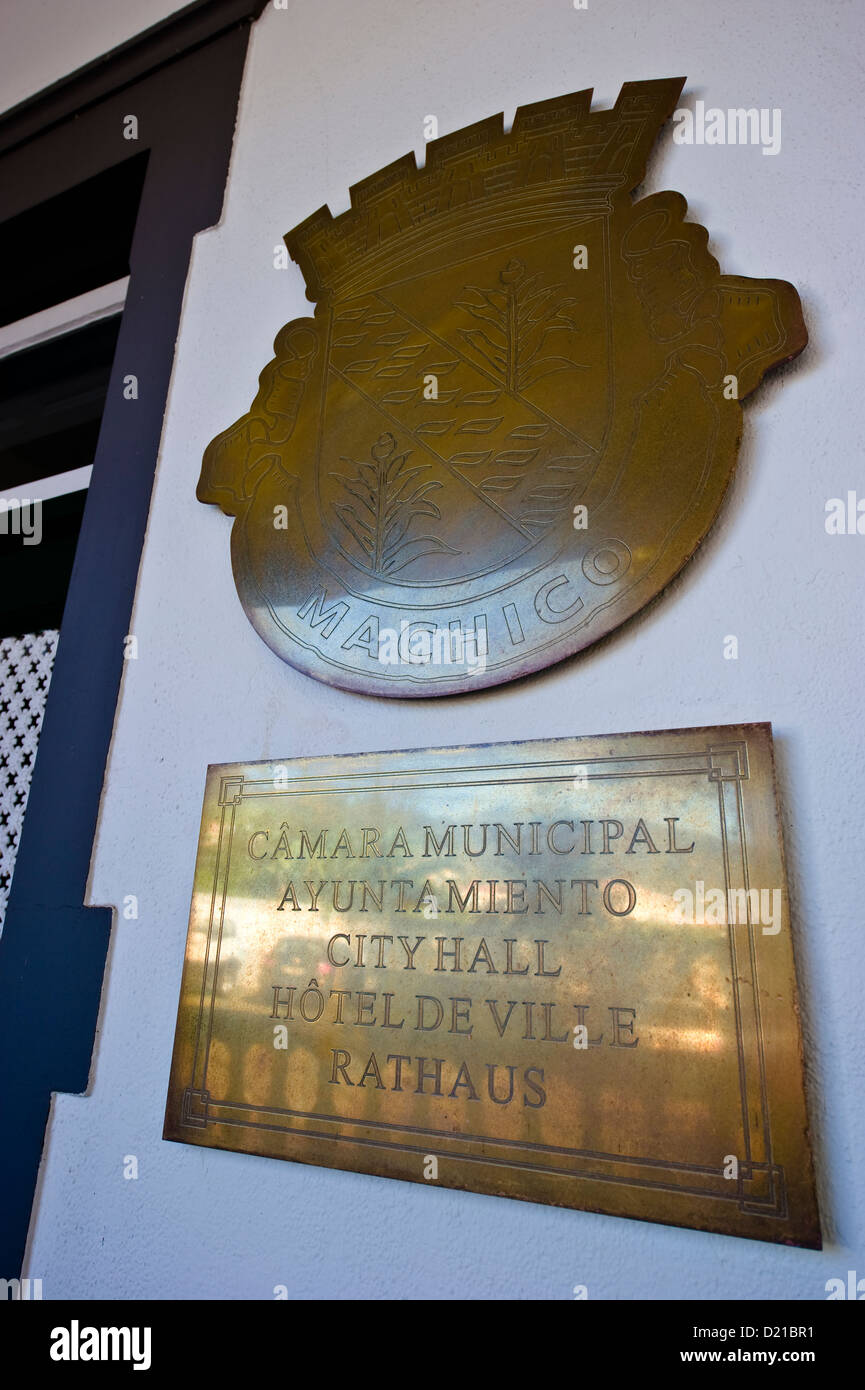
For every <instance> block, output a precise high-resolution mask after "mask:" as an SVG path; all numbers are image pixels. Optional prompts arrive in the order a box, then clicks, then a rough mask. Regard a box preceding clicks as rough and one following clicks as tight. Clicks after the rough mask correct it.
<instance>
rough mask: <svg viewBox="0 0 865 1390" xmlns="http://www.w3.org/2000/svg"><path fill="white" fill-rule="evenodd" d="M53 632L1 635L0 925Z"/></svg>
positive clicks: (45, 693)
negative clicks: (19, 635)
mask: <svg viewBox="0 0 865 1390" xmlns="http://www.w3.org/2000/svg"><path fill="white" fill-rule="evenodd" d="M58 636H59V634H58V633H57V632H55V631H50V632H36V633H28V634H27V636H25V637H3V638H0V929H2V926H3V920H4V918H5V916H6V903H7V901H8V899H9V889H10V886H11V883H12V871H13V869H14V868H15V856H16V854H17V852H18V840H19V837H20V835H21V826H22V823H23V821H24V812H25V810H26V809H27V797H28V795H29V792H30V778H31V777H32V775H33V764H34V763H35V761H36V748H37V745H38V743H39V734H40V731H41V729H42V716H43V714H44V713H45V701H46V699H47V698H48V686H49V684H50V681H51V671H52V668H53V666H54V654H55V652H56V650H57V638H58Z"/></svg>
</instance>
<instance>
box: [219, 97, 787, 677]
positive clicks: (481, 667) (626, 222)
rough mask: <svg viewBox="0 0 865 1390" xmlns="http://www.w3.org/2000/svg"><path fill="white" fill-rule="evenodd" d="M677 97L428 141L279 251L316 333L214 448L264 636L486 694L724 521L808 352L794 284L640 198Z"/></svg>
mask: <svg viewBox="0 0 865 1390" xmlns="http://www.w3.org/2000/svg"><path fill="white" fill-rule="evenodd" d="M682 81H683V80H682V79H672V80H670V81H660V82H644V83H632V84H627V85H626V86H625V87H623V89H622V92H621V94H620V96H619V99H618V101H617V103H616V105H615V107H614V108H613V109H612V110H611V111H599V112H592V111H591V110H590V97H591V93H589V92H583V93H578V94H576V95H573V96H569V97H563V98H559V99H556V100H553V101H549V102H542V103H538V104H537V105H534V106H530V107H524V108H520V110H519V111H518V112H517V113H516V117H515V120H514V124H513V128H512V130H511V131H510V132H509V133H508V134H505V132H504V130H503V125H502V118H501V117H496V118H493V119H491V120H488V121H484V122H481V123H479V124H478V125H476V126H472V127H469V128H468V129H466V130H464V131H460V132H457V134H456V135H454V136H448V137H445V138H443V139H441V140H437V141H434V142H432V143H431V144H430V145H429V147H428V158H427V163H426V165H425V167H424V169H423V170H422V171H421V172H418V170H417V168H416V166H415V162H414V159H413V157H411V156H407V157H405V158H404V159H402V160H399V161H397V162H396V163H395V164H393V165H391V166H389V167H388V168H386V169H384V170H382V171H381V172H380V173H379V174H376V175H374V176H373V177H372V178H371V179H368V180H366V181H365V182H364V183H362V184H360V185H357V186H356V187H354V188H353V189H352V190H351V193H352V207H351V209H350V210H349V211H348V212H346V213H344V214H342V215H341V216H340V217H337V218H335V219H334V218H332V217H331V215H330V213H329V211H328V209H327V208H324V209H322V210H321V211H320V212H318V213H316V214H315V215H314V216H313V217H311V218H309V219H308V220H307V222H305V223H302V224H301V225H300V226H299V227H298V228H296V229H295V230H294V232H292V233H290V234H289V235H288V236H287V237H286V244H287V246H288V248H289V251H290V253H291V255H292V256H293V258H294V259H295V260H296V261H297V262H298V263H299V265H300V266H301V269H302V270H303V272H304V275H305V277H306V281H307V285H308V293H309V296H310V298H311V299H313V301H314V302H315V304H316V310H315V316H314V318H309V319H300V320H295V321H294V322H292V323H290V324H288V325H287V327H286V328H284V329H283V330H282V332H281V333H280V335H279V336H278V338H277V341H276V344H275V356H274V359H273V361H272V362H271V363H270V364H269V365H268V367H267V368H266V369H265V371H264V373H263V374H262V376H261V379H260V388H259V392H258V394H257V396H256V398H255V401H254V402H253V405H252V408H251V410H250V412H249V413H248V414H247V415H245V416H244V417H243V418H242V419H241V420H239V421H238V422H237V423H236V424H235V425H233V426H232V427H231V428H230V429H229V430H227V431H225V432H224V433H223V434H222V435H220V436H218V437H217V438H216V439H215V440H214V441H213V443H212V444H211V445H210V446H209V447H208V450H207V452H206V454H205V460H204V467H203V470H202V476H201V481H200V483H199V488H198V496H199V498H200V499H201V500H202V501H206V502H212V503H216V504H217V505H219V506H220V507H221V508H222V510H223V511H225V512H226V513H227V514H229V515H232V516H235V517H236V520H235V523H234V528H233V533H232V560H233V567H234V574H235V580H236V584H237V588H238V592H239V594H240V597H241V600H242V602H243V604H244V608H245V609H246V612H247V615H248V616H249V618H250V621H251V622H252V623H253V625H254V626H255V628H256V629H257V631H258V632H259V633H260V634H261V636H262V637H263V638H264V640H265V641H266V642H267V643H268V644H269V645H270V646H271V647H272V648H273V650H274V651H275V652H277V654H278V655H280V656H281V657H283V658H284V659H285V660H287V661H290V662H291V663H292V664H293V665H295V666H298V667H300V669H302V670H304V671H307V672H308V673H309V674H312V675H315V676H317V677H318V678H319V679H322V680H326V681H328V682H331V683H333V684H336V685H341V686H344V687H347V688H349V689H355V690H361V691H366V692H369V693H375V694H381V695H397V696H406V695H408V696H412V695H416V696H423V695H435V694H451V693H454V692H458V691H462V690H470V689H475V688H478V687H480V686H484V685H492V684H497V683H499V682H502V681H506V680H509V679H513V678H514V677H517V676H520V675H523V674H525V673H526V672H527V671H531V670H535V669H538V668H539V667H543V666H546V665H548V664H550V663H551V662H554V661H557V660H559V659H561V658H562V657H564V656H567V655H570V654H572V653H574V652H576V651H578V650H580V649H581V648H584V647H586V646H588V645H590V644H591V643H592V642H594V641H596V640H597V639H598V638H599V637H601V636H602V635H604V634H605V633H607V632H609V631H610V630H611V629H612V628H615V627H617V626H618V625H619V624H620V623H622V622H624V621H625V620H626V619H627V618H628V617H630V616H632V615H633V614H634V613H635V612H636V611H637V610H638V609H639V608H641V607H642V606H643V605H644V604H645V603H647V602H648V601H649V600H650V599H651V598H653V597H654V596H655V595H656V594H657V593H658V592H659V591H660V590H661V589H662V588H663V587H664V586H665V585H666V584H667V583H668V582H669V580H670V579H671V578H672V577H673V575H674V574H675V573H676V572H677V571H678V570H679V569H680V568H681V566H682V565H683V564H684V563H685V561H686V560H687V559H688V558H689V556H690V555H691V554H693V552H694V550H695V549H696V547H697V546H698V545H699V543H700V541H701V540H702V538H703V536H704V535H705V533H706V531H707V530H708V528H709V526H710V525H711V523H712V521H713V519H714V517H715V515H716V513H717V510H718V507H719V506H720V503H721V499H722V497H723V493H724V491H725V489H726V487H727V484H728V482H729V479H730V476H731V473H732V469H733V466H734V463H735V457H736V451H737V447H738V441H739V437H740V432H741V406H740V401H741V399H742V398H743V397H744V396H746V395H747V394H748V393H749V392H750V391H752V390H753V389H754V387H755V386H756V385H757V384H758V382H759V381H760V379H761V377H762V375H763V373H764V372H765V371H766V370H767V369H768V368H769V367H771V366H773V365H775V364H777V363H778V362H780V361H783V360H786V359H788V358H790V357H792V356H794V355H795V354H796V353H797V352H799V351H800V350H801V349H802V347H803V346H804V345H805V342H806V333H805V329H804V325H803V322H802V316H801V309H800V305H799V298H798V295H797V294H796V291H795V289H793V287H792V286H790V285H788V284H786V283H785V282H783V281H772V280H768V281H760V280H748V279H741V278H733V277H729V276H722V275H721V274H720V271H719V267H718V264H717V262H716V261H715V260H714V258H713V257H712V256H710V255H709V253H708V251H707V249H706V243H707V240H708V237H707V233H706V231H705V229H704V228H702V227H700V226H698V225H696V224H694V223H689V222H686V221H685V213H686V204H685V201H684V199H683V198H682V197H681V196H680V195H678V194H676V193H661V194H656V195H654V196H652V197H649V198H646V199H644V200H642V201H638V202H636V203H634V202H632V200H631V197H630V191H631V190H632V189H633V187H634V186H635V185H636V184H637V183H638V182H639V180H640V178H641V177H642V174H643V170H644V167H645V162H646V157H647V154H648V151H649V149H650V147H651V143H652V141H653V139H654V137H655V135H656V133H657V130H658V128H659V126H660V124H661V123H662V122H663V120H664V119H665V118H666V117H667V116H668V115H669V114H670V112H671V110H672V109H673V106H674V104H675V101H676V98H677V97H678V94H679V92H680V90H681V87H682Z"/></svg>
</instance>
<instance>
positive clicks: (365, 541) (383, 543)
mask: <svg viewBox="0 0 865 1390" xmlns="http://www.w3.org/2000/svg"><path fill="white" fill-rule="evenodd" d="M410 452H411V451H410V450H405V451H404V452H403V453H400V451H399V449H398V447H397V442H396V440H395V439H394V437H393V435H392V434H383V435H381V436H380V437H379V439H377V440H376V442H375V444H373V446H372V448H371V450H370V459H371V460H372V461H371V462H363V463H357V462H356V461H355V460H354V459H349V458H345V457H344V456H343V458H342V459H341V462H342V463H347V464H349V465H351V466H352V467H353V468H354V470H355V471H354V474H353V475H352V476H346V474H344V473H333V474H332V475H331V476H332V477H334V478H336V479H337V480H338V482H340V483H341V484H342V487H343V488H344V490H345V491H346V492H347V493H348V494H349V496H350V497H351V498H352V501H351V502H337V503H336V504H335V507H336V511H337V513H338V515H339V519H340V521H341V522H342V524H343V526H344V527H345V529H346V530H347V531H348V532H349V533H350V534H351V535H352V536H353V537H354V539H355V541H356V542H357V544H358V545H359V546H360V548H361V551H362V552H363V558H364V560H365V561H366V563H367V564H368V565H369V567H370V569H371V570H373V572H374V573H375V574H380V575H391V574H396V573H397V572H398V571H399V570H402V569H405V567H406V566H407V565H410V564H412V563H413V562H414V561H415V560H420V559H421V557H422V556H424V555H435V554H440V553H443V552H447V553H448V554H450V555H456V554H458V553H459V552H458V551H456V550H454V549H453V547H452V546H450V545H446V544H445V542H444V541H443V540H440V539H439V538H438V536H430V535H424V536H409V535H408V532H409V530H410V529H411V527H412V526H413V525H414V523H415V522H416V521H417V520H418V518H419V517H423V516H431V517H435V518H436V519H438V520H440V519H441V512H440V511H439V509H438V507H437V506H436V504H435V502H432V501H430V498H429V494H430V493H431V492H434V491H435V489H436V488H439V487H441V483H439V482H436V480H435V479H425V480H424V481H422V482H418V481H417V479H419V478H420V477H421V475H422V474H424V473H427V472H428V471H429V469H430V466H431V465H430V464H428V463H420V464H416V465H414V466H413V467H411V468H407V467H406V462H407V460H408V458H409V455H410Z"/></svg>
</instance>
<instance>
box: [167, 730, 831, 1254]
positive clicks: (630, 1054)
mask: <svg viewBox="0 0 865 1390" xmlns="http://www.w3.org/2000/svg"><path fill="white" fill-rule="evenodd" d="M739 890H741V892H740V891H739ZM688 895H690V899H689V896H688ZM165 1135H166V1137H167V1138H169V1139H177V1140H182V1141H185V1142H187V1143H190V1144H202V1145H208V1146H214V1147H219V1148H226V1149H237V1150H242V1151H244V1152H247V1153H253V1154H265V1155H269V1156H272V1157H277V1158H287V1159H293V1160H297V1161H300V1162H304V1163H317V1164H325V1165H327V1166H329V1167H335V1168H349V1169H356V1170H358V1171H361V1172H367V1173H375V1174H380V1175H382V1176H386V1177H394V1178H406V1179H409V1180H410V1181H414V1182H428V1183H430V1184H431V1185H435V1184H436V1183H438V1184H440V1185H443V1186H445V1187H456V1188H468V1189H473V1190H475V1191H478V1192H485V1193H494V1194H500V1195H502V1196H508V1197H521V1198H526V1199H528V1200H531V1201H537V1202H547V1203H552V1204H554V1205H559V1206H565V1207H575V1208H582V1209H586V1210H590V1211H600V1212H608V1213H612V1214H616V1215H620V1216H634V1217H642V1218H644V1219H646V1220H651V1221H662V1222H667V1223H671V1224H675V1225H683V1226H694V1227H698V1228H700V1229H704V1230H710V1231H719V1232H725V1233H728V1234H734V1235H743V1236H753V1237H756V1238H757V1239H761V1240H770V1241H780V1242H788V1243H792V1244H798V1245H807V1246H814V1247H817V1246H819V1244H820V1230H819V1224H818V1217H817V1206H816V1199H815V1195H814V1181H813V1174H812V1168H811V1156H810V1151H809V1145H808V1135H807V1122H806V1113H805V1102H804V1096H803V1085H802V1061H801V1040H800V1033H799V1022H798V1011H797V1003H796V984H795V975H794V966H793V952H792V947H791V940H790V919H789V913H788V905H787V891H786V883H785V878H784V868H783V856H782V849H781V843H780V837H779V826H778V818H777V810H776V805H775V793H774V772H773V759H772V739H771V730H770V726H769V725H767V724H751V725H743V726H735V727H723V728H707V729H686V730H678V731H674V732H666V733H643V734H622V735H611V736H607V737H597V738H581V739H555V740H550V741H544V742H530V743H514V744H496V745H491V746H483V747H476V748H472V747H463V748H444V749H423V750H415V751H412V752H404V753H374V754H364V755H362V756H356V757H327V758H311V759H304V760H301V761H296V762H289V763H287V764H285V765H282V766H274V765H273V764H269V763H251V764H235V765H224V766H215V767H211V768H210V769H209V771H208V776H207V787H206V793H205V801H204V811H203V816H202V824H201V839H200V843H199V853H198V863H197V866H196V871H195V885H194V893H193V900H192V912H191V918H190V926H189V936H188V941H187V950H186V963H185V967H184V972H183V983H182V988H181V997H180V1007H179V1013H178V1022H177V1035H176V1040H175V1050H174V1060H173V1064H172V1072H171V1083H170V1089H169V1096H168V1106H167V1111H166V1121H165ZM372 1200H375V1199H374V1197H373V1198H372Z"/></svg>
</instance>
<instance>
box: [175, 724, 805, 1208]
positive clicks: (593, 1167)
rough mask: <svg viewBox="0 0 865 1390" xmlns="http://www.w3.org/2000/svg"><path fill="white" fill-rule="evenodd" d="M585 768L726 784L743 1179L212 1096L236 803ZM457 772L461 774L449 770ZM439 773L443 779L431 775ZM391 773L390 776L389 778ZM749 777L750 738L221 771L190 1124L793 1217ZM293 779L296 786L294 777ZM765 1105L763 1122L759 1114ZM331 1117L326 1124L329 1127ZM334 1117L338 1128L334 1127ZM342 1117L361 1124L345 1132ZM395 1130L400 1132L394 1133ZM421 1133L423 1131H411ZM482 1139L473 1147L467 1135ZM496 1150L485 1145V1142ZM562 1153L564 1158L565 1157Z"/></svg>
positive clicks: (528, 778) (725, 854)
mask: <svg viewBox="0 0 865 1390" xmlns="http://www.w3.org/2000/svg"><path fill="white" fill-rule="evenodd" d="M577 767H579V768H580V769H581V770H582V771H583V772H584V775H585V777H586V779H587V780H588V781H602V780H624V779H629V778H646V777H651V778H655V777H697V776H705V777H706V779H707V782H708V783H713V784H715V785H716V786H717V790H718V817H719V827H720V837H721V859H722V865H723V873H724V887H725V891H726V892H727V893H728V894H729V890H730V889H731V888H734V889H735V888H741V889H744V890H745V895H746V896H745V902H746V903H747V905H748V906H747V914H746V920H744V921H740V922H738V923H728V925H727V931H728V941H729V949H730V962H731V972H732V973H731V990H732V998H733V1009H734V1018H735V1026H736V1048H737V1066H738V1091H739V1099H740V1106H741V1123H742V1133H743V1139H744V1146H745V1148H744V1154H743V1160H742V1162H741V1163H740V1165H739V1173H738V1177H737V1180H736V1182H735V1183H733V1182H731V1181H730V1180H729V1179H725V1178H724V1177H723V1176H722V1174H721V1173H720V1172H719V1171H718V1170H717V1169H713V1168H709V1167H706V1166H705V1165H700V1164H693V1163H683V1162H674V1161H672V1160H667V1159H657V1158H648V1157H644V1156H641V1155H636V1154H627V1155H623V1154H610V1153H603V1152H599V1151H596V1150H591V1149H577V1148H567V1147H563V1146H560V1145H550V1144H542V1143H536V1142H529V1141H520V1140H518V1139H507V1138H500V1137H497V1136H496V1137H492V1136H489V1135H484V1134H466V1133H454V1131H452V1130H437V1129H432V1128H428V1127H424V1126H420V1125H409V1124H405V1125H400V1124H394V1123H390V1122H387V1121H383V1120H370V1119H354V1118H352V1117H349V1116H346V1115H331V1114H326V1113H322V1112H318V1111H305V1110H295V1109H289V1108H283V1107H276V1106H257V1105H251V1104H249V1103H247V1102H244V1101H235V1100H231V1099H228V1098H218V1097H214V1096H212V1095H211V1094H210V1093H209V1091H208V1089H207V1068H208V1059H209V1052H210V1042H211V1034H212V1029H213V1021H214V1012H215V1007H216V992H217V981H218V976H219V957H220V947H221V941H222V930H223V920H224V914H225V906H226V900H227V897H228V885H229V879H230V875H231V855H232V849H233V842H234V826H235V812H236V807H237V806H238V805H239V804H240V802H241V801H245V800H249V799H253V798H267V797H292V796H299V797H303V796H309V795H313V794H314V795H316V796H321V795H334V796H339V797H346V796H351V795H352V794H355V793H368V792H375V791H383V790H393V789H394V788H397V789H400V790H405V791H406V792H411V791H418V790H422V789H424V788H429V787H443V786H444V787H481V786H525V785H527V784H531V783H549V782H571V781H572V780H573V777H574V772H575V769H576V768H577ZM448 776H451V777H453V778H456V780H451V781H448V780H447V778H448ZM430 777H433V778H434V779H435V780H434V781H432V782H431V781H429V780H424V779H428V778H430ZM383 779H386V781H385V785H381V783H382V780H383ZM748 780H749V763H748V747H747V743H746V742H745V741H744V740H737V741H731V742H728V743H717V742H709V743H708V744H707V745H706V746H705V747H703V748H698V749H695V750H693V751H676V752H671V753H656V752H652V753H647V754H620V755H618V756H615V755H614V756H589V755H586V756H583V757H579V758H562V759H546V760H545V761H543V762H541V763H538V762H513V763H504V764H498V765H496V766H493V767H486V766H483V765H479V766H477V767H459V766H457V767H447V766H443V767H427V768H419V769H411V770H409V769H405V768H399V767H396V768H393V769H382V770H378V771H360V772H350V773H327V774H318V775H313V776H295V777H288V778H287V779H286V778H283V779H281V781H280V786H279V787H276V786H275V785H274V781H273V779H266V780H262V781H258V780H251V779H248V778H246V777H245V776H243V775H237V774H234V775H231V776H227V777H223V778H221V780H220V787H219V797H218V805H219V807H220V824H219V835H218V843H217V850H216V864H215V869H214V874H213V883H212V890H211V903H210V913H209V919H208V928H207V941H206V946H205V952H204V961H203V968H202V983H201V992H200V1002H199V1008H198V1015H197V1020H196V1026H195V1042H194V1050H193V1060H192V1068H191V1074H190V1075H189V1078H188V1081H187V1084H186V1087H185V1089H184V1090H183V1097H182V1104H181V1117H180V1126H181V1127H186V1128H196V1129H206V1128H207V1127H208V1125H215V1124H220V1125H228V1126H234V1127H237V1128H241V1129H252V1130H261V1129H266V1130H270V1131H276V1132H283V1133H286V1134H291V1135H292V1136H293V1137H295V1138H300V1139H303V1138H307V1139H312V1140H327V1141H333V1142H335V1143H347V1144H352V1145H359V1146H365V1147H369V1148H380V1149H390V1150H398V1151H400V1152H403V1153H417V1154H421V1155H425V1154H427V1153H429V1151H430V1148H431V1147H432V1146H431V1145H430V1143H428V1142H427V1143H421V1142H418V1141H420V1140H421V1139H426V1140H434V1141H435V1151H436V1152H437V1153H438V1154H439V1155H440V1156H445V1157H450V1158H453V1159H455V1160H458V1161H461V1162H466V1163H479V1164H481V1165H483V1166H491V1167H496V1166H498V1167H505V1168H510V1169H515V1170H525V1171H529V1172H537V1173H542V1174H545V1175H552V1176H558V1177H563V1178H572V1179H577V1180H580V1179H583V1180H592V1181H600V1182H606V1183H613V1184H622V1185H625V1186H629V1187H636V1188H642V1189H645V1190H648V1191H651V1190H656V1191H657V1190H660V1191H666V1192H671V1193H679V1194H681V1195H683V1196H696V1197H703V1198H711V1199H712V1200H717V1201H723V1202H728V1203H729V1202H733V1203H735V1204H736V1205H737V1207H738V1208H739V1210H740V1211H742V1212H746V1213H754V1214H758V1215H761V1216H767V1217H780V1218H783V1217H786V1215H787V1201H786V1188H785V1177H784V1169H783V1167H782V1166H781V1165H780V1164H778V1163H776V1162H775V1161H774V1160H773V1157H772V1140H771V1133H770V1122H769V1104H768V1094H767V1087H766V1071H765V1047H764V1038H763V1028H762V1019H761V1011H760V998H759V995H760V988H759V979H758V971H757V950H756V942H755V928H754V923H753V921H752V919H751V909H750V901H751V900H750V896H749V895H748V890H749V888H750V877H749V855H748V845H747V841H746V835H745V805H744V795H743V786H744V784H745V783H746V782H747V781H748ZM285 781H287V782H288V785H287V786H286V785H284V783H285ZM743 961H745V962H747V965H748V968H749V977H750V981H751V985H750V987H747V986H746V987H745V988H742V987H741V986H742V983H743V981H742V978H741V975H740V962H743ZM753 1116H759V1123H754V1121H753V1119H752V1117H753ZM322 1126H324V1128H322ZM329 1126H333V1127H334V1129H333V1130H332V1129H330V1128H328V1127H329ZM339 1127H342V1128H350V1129H351V1130H352V1131H353V1132H352V1133H350V1134H342V1133H338V1132H335V1130H336V1129H337V1128H339ZM390 1136H393V1137H390ZM412 1139H414V1140H415V1141H416V1142H412ZM470 1145H474V1146H477V1151H475V1152H471V1151H469V1150H468V1147H467V1146H470ZM487 1149H489V1150H494V1152H487V1151H485V1150H487ZM556 1160H558V1162H556Z"/></svg>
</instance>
